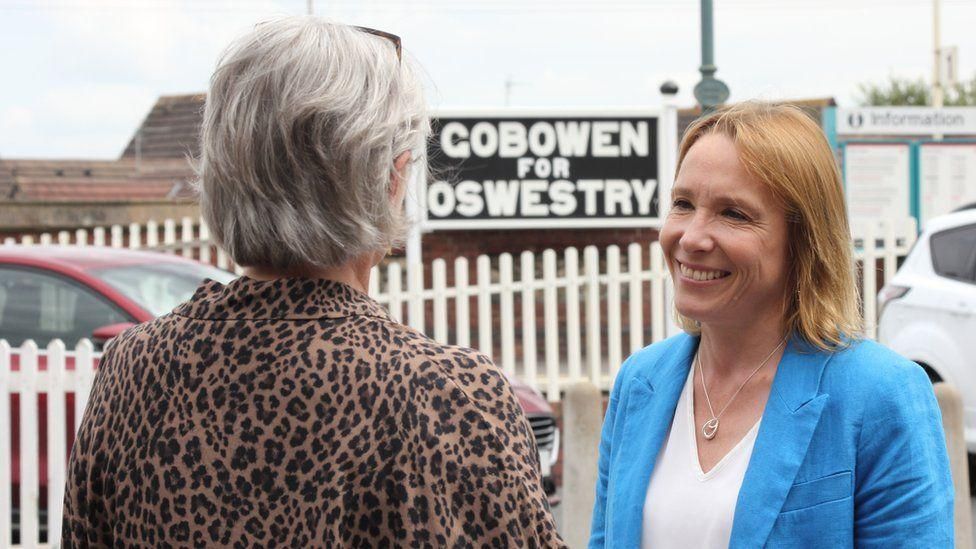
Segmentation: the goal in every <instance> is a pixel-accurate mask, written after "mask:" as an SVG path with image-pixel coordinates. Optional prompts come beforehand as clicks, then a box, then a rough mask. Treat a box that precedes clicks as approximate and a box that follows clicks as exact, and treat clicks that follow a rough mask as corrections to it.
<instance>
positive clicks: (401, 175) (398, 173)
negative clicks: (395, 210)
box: [390, 151, 411, 203]
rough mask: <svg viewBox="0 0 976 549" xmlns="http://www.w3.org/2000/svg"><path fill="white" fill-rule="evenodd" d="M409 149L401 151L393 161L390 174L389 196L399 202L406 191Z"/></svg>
mask: <svg viewBox="0 0 976 549" xmlns="http://www.w3.org/2000/svg"><path fill="white" fill-rule="evenodd" d="M410 156H411V155H410V151H406V152H404V153H402V154H401V155H400V156H398V157H396V160H394V161H393V173H391V174H390V198H391V199H392V200H393V201H394V202H395V203H399V202H400V200H401V199H402V198H403V195H404V194H406V192H407V165H408V164H410Z"/></svg>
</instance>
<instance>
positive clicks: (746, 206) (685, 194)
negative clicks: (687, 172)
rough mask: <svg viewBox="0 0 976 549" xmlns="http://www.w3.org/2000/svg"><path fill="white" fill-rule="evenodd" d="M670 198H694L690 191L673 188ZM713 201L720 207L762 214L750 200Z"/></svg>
mask: <svg viewBox="0 0 976 549" xmlns="http://www.w3.org/2000/svg"><path fill="white" fill-rule="evenodd" d="M671 197H672V198H694V197H695V193H694V192H693V191H692V190H690V189H688V188H685V187H673V188H672V189H671ZM715 201H716V202H718V203H719V204H721V205H729V206H734V207H736V208H741V209H743V210H747V211H749V212H751V213H753V214H758V213H760V212H762V208H761V207H759V206H758V205H757V204H754V203H753V202H752V201H750V200H744V199H742V198H741V197H734V196H727V195H725V196H720V197H718V198H717V199H716V200H715Z"/></svg>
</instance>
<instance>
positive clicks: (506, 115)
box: [421, 109, 661, 230]
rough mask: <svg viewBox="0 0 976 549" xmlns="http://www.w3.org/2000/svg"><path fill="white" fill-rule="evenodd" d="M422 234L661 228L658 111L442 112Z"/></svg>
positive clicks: (423, 196)
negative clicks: (448, 231) (593, 228)
mask: <svg viewBox="0 0 976 549" xmlns="http://www.w3.org/2000/svg"><path fill="white" fill-rule="evenodd" d="M431 123H432V125H433V135H432V138H431V140H430V145H429V148H428V154H429V158H430V164H431V168H432V171H433V176H432V177H431V178H430V180H429V181H428V182H427V184H426V185H425V186H424V187H423V188H422V192H421V202H422V204H423V206H424V209H425V212H424V215H423V228H424V229H425V230H438V229H464V230H467V229H489V228H506V229H515V228H560V229H568V228H578V227H639V226H655V225H657V224H658V223H660V219H661V205H660V193H661V189H660V188H659V187H660V185H659V173H660V165H659V159H660V158H661V151H660V150H659V147H660V142H661V140H660V139H659V135H658V131H659V126H660V124H659V116H658V111H647V110H627V111H613V110H599V111H593V110H591V111H558V112H556V111H544V110H531V111H530V110H525V109H506V110H495V111H481V112H478V111H458V112H450V111H441V112H439V113H436V114H435V115H434V116H433V117H432V120H431Z"/></svg>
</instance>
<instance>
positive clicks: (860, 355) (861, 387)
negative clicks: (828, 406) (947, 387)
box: [822, 340, 937, 422]
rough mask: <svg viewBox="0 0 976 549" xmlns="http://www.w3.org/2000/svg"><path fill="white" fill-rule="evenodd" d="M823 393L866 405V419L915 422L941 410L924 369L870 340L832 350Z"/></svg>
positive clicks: (864, 417) (832, 397)
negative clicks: (938, 409) (914, 420)
mask: <svg viewBox="0 0 976 549" xmlns="http://www.w3.org/2000/svg"><path fill="white" fill-rule="evenodd" d="M822 389H823V392H826V393H829V394H830V395H831V399H832V400H833V399H835V398H837V397H843V398H844V400H848V401H852V402H856V403H857V404H858V406H859V407H862V408H863V414H864V416H863V419H864V420H865V421H867V422H871V421H873V420H874V419H879V420H884V421H898V420H899V419H900V420H904V421H913V420H912V418H922V417H925V416H928V415H930V414H931V413H933V412H934V411H937V406H935V399H934V393H933V390H932V384H931V382H930V381H929V378H928V376H927V375H926V374H925V371H924V370H922V368H921V367H920V366H919V365H918V364H915V363H914V362H912V361H910V360H908V359H907V358H905V357H903V356H901V355H899V354H898V353H896V352H894V351H892V350H891V349H889V348H887V347H885V346H884V345H881V344H879V343H877V342H874V341H870V340H860V341H856V342H852V343H851V345H849V346H848V347H846V348H844V349H841V350H839V351H836V352H833V353H831V356H830V359H829V361H828V364H827V368H826V369H825V371H824V379H823V386H822Z"/></svg>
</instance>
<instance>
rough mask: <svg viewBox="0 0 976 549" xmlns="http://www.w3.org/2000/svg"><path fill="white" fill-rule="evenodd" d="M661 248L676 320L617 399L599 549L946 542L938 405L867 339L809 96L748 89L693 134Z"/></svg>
mask: <svg viewBox="0 0 976 549" xmlns="http://www.w3.org/2000/svg"><path fill="white" fill-rule="evenodd" d="M671 195H672V202H671V205H670V212H669V213H668V215H667V219H666V221H665V223H664V226H663V228H662V229H661V235H660V240H661V245H662V248H663V250H664V253H665V257H666V260H667V262H668V267H669V269H670V272H671V276H672V278H673V280H674V299H675V307H676V310H677V316H678V320H679V323H680V325H681V326H682V328H683V329H684V332H685V333H683V334H681V335H678V336H675V337H673V338H670V339H668V340H665V341H663V342H660V343H657V344H654V345H651V346H649V347H647V348H645V349H643V350H641V351H638V352H637V353H635V354H634V355H633V356H631V357H630V358H629V359H628V360H627V361H626V363H625V364H624V366H623V367H622V368H621V370H620V374H619V375H618V377H617V379H616V381H615V383H614V387H613V391H612V394H611V397H610V405H609V408H608V410H607V414H606V419H605V422H604V427H603V439H602V442H601V446H600V461H599V480H598V484H597V497H596V506H595V509H594V514H593V528H592V538H591V541H590V546H591V547H637V546H642V547H654V548H669V547H674V548H682V549H684V548H687V547H701V548H718V547H723V548H724V547H766V546H768V547H850V546H859V547H861V546H863V547H904V546H911V547H951V546H952V543H953V529H952V528H953V494H952V483H951V479H950V475H949V466H948V460H947V457H946V448H945V441H944V438H943V432H942V426H941V421H940V414H939V409H938V407H937V405H936V402H935V398H934V395H933V391H932V388H931V385H930V384H929V381H928V378H927V376H926V375H925V373H924V372H923V370H922V369H921V368H920V367H918V366H917V365H915V364H914V363H912V362H910V361H908V360H906V359H904V358H902V357H900V356H898V355H896V354H895V353H893V352H892V351H890V350H888V349H886V348H884V347H882V346H881V345H878V344H877V343H874V342H872V341H867V340H863V339H861V338H860V337H859V333H860V320H859V313H858V303H857V294H856V290H855V283H854V275H853V263H852V258H851V251H850V246H851V245H850V235H849V230H848V222H847V217H846V209H845V204H844V194H843V189H842V185H841V179H840V175H839V173H838V170H837V167H836V165H835V162H834V158H833V155H832V153H831V150H830V147H829V145H828V144H827V140H826V139H825V137H824V135H823V133H822V132H821V131H820V128H819V127H818V126H817V125H816V123H814V122H813V121H812V120H811V119H810V118H809V117H808V116H807V115H805V114H804V113H803V112H802V111H800V110H799V109H797V108H794V107H789V106H782V105H770V104H763V103H745V104H740V105H733V106H730V107H727V108H724V109H721V110H719V111H718V112H715V113H713V114H711V115H709V116H706V117H703V118H701V119H699V120H698V121H697V122H695V123H694V124H693V125H692V126H691V127H690V128H688V130H687V131H686V133H685V135H684V138H683V140H682V143H681V147H680V151H679V160H678V172H677V177H676V180H675V184H674V188H673V190H672V193H671Z"/></svg>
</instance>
